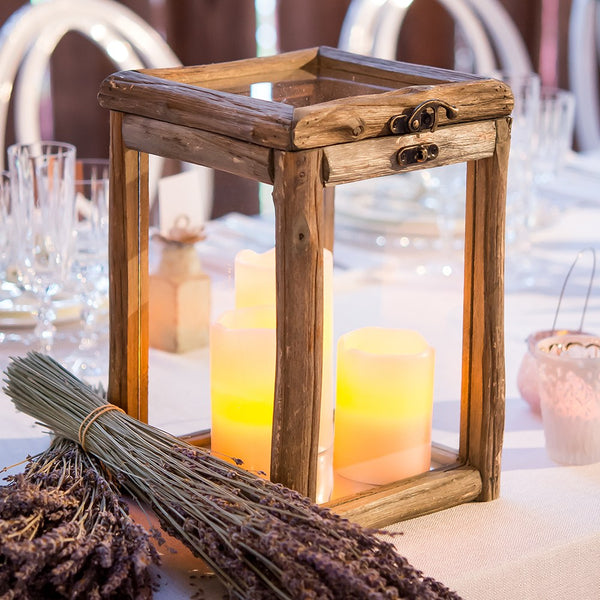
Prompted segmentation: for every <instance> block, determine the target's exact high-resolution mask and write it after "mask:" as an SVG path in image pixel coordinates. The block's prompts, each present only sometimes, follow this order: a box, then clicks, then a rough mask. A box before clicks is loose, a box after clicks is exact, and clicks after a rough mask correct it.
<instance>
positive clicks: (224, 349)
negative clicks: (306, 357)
mask: <svg viewBox="0 0 600 600" xmlns="http://www.w3.org/2000/svg"><path fill="white" fill-rule="evenodd" d="M210 387H211V407H212V409H211V414H212V430H211V449H212V451H213V452H216V453H219V454H222V455H223V456H224V457H228V458H239V459H241V460H243V466H244V468H246V469H249V470H256V471H264V472H265V473H266V474H267V475H268V473H269V468H270V460H271V429H272V426H273V395H274V390H275V312H274V311H273V309H272V307H270V306H258V307H249V308H242V309H235V310H232V311H229V312H226V313H224V314H223V315H222V316H221V317H220V318H219V319H218V320H217V321H215V323H213V324H212V326H211V331H210Z"/></svg>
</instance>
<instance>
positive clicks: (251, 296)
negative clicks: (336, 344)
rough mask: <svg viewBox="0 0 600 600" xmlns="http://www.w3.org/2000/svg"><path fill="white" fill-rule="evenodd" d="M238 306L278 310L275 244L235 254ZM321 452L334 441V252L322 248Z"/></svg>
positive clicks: (236, 303) (236, 299)
mask: <svg viewBox="0 0 600 600" xmlns="http://www.w3.org/2000/svg"><path fill="white" fill-rule="evenodd" d="M234 282H235V306H236V308H243V307H247V306H260V305H271V306H272V307H273V310H275V301H276V291H275V248H271V249H270V250H268V251H267V252H263V253H258V252H254V251H253V250H242V251H241V252H238V254H237V255H236V257H235V267H234ZM322 377H323V379H322V393H321V426H320V429H319V452H324V451H327V450H328V449H331V447H332V445H333V391H334V382H333V255H332V253H331V251H329V250H327V249H325V250H323V373H322Z"/></svg>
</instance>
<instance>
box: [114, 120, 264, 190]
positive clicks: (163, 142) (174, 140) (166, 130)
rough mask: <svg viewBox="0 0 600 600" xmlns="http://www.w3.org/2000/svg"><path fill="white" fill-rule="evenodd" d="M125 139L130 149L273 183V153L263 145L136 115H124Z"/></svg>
mask: <svg viewBox="0 0 600 600" xmlns="http://www.w3.org/2000/svg"><path fill="white" fill-rule="evenodd" d="M123 139H124V141H125V144H126V145H127V146H128V147H129V148H135V149H136V150H141V151H143V152H147V153H149V154H158V155H160V156H165V157H167V158H175V159H177V160H183V161H187V162H191V163H196V164H199V165H203V166H206V167H212V168H213V169H218V170H220V171H227V172H228V173H234V174H235V175H239V176H241V177H246V178H248V179H252V180H255V181H261V182H263V183H273V179H272V169H273V167H272V152H271V150H270V149H269V148H265V147H264V146H257V145H256V144H250V143H248V142H242V141H240V140H234V139H232V138H229V137H226V136H223V135H219V134H216V133H210V132H208V131H201V130H199V129H192V128H190V127H184V126H182V125H173V124H171V123H165V122H163V121H157V120H155V119H148V118H146V117H139V116H137V115H125V116H124V118H123Z"/></svg>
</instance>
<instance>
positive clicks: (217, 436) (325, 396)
mask: <svg viewBox="0 0 600 600" xmlns="http://www.w3.org/2000/svg"><path fill="white" fill-rule="evenodd" d="M323 263H324V264H323V267H324V268H323V272H324V278H323V292H324V295H323V301H324V306H323V373H322V377H323V379H322V393H321V412H320V428H319V450H318V451H319V457H318V461H319V462H318V467H317V501H319V502H324V501H326V500H327V499H328V498H329V496H330V494H331V488H332V485H333V470H332V468H333V467H332V461H333V283H332V281H333V256H332V254H331V252H330V251H329V250H324V253H323ZM234 282H235V306H236V309H235V311H234V314H238V313H240V314H241V313H243V311H247V310H249V309H250V308H254V309H259V308H260V309H261V314H262V315H263V317H262V318H263V319H266V315H267V314H268V315H269V317H268V319H269V323H270V324H272V328H273V330H272V331H270V332H269V339H270V340H271V341H270V342H268V343H270V344H271V346H270V347H269V348H268V349H265V346H263V341H264V343H265V344H267V341H266V332H265V331H262V332H260V336H261V343H260V345H259V344H258V343H256V345H255V346H252V345H251V344H250V345H245V342H242V341H241V340H247V339H251V338H252V336H253V335H256V336H258V335H259V332H255V333H254V334H253V333H252V331H251V329H252V327H253V326H252V325H251V324H249V321H248V322H245V323H246V324H244V325H239V326H238V325H235V329H236V333H235V334H234V333H233V332H232V336H235V335H237V336H240V342H239V343H237V345H236V347H235V351H234V348H228V349H227V352H229V355H227V354H226V353H225V354H224V355H223V356H221V355H220V354H219V353H221V352H224V350H221V349H218V348H217V344H219V341H218V340H219V337H221V336H223V334H224V332H223V330H222V328H223V327H227V328H230V327H232V325H231V324H232V323H241V319H242V317H241V316H236V317H234V316H232V315H229V316H224V317H222V318H221V319H219V321H218V322H217V323H216V324H215V326H214V327H213V328H212V330H211V341H210V344H211V402H212V413H213V418H212V434H211V445H212V448H213V450H214V449H216V450H217V451H219V452H222V453H223V454H225V455H228V456H234V457H236V458H241V459H242V460H243V461H244V466H245V467H247V468H250V469H257V468H259V469H260V470H263V471H265V472H266V473H268V472H269V465H270V452H271V442H270V440H271V427H272V422H273V414H272V413H273V397H274V386H275V353H276V338H275V331H274V327H275V301H276V292H275V249H274V248H273V249H271V250H269V251H267V252H264V253H262V254H259V253H256V252H254V251H252V250H242V251H241V252H239V253H238V254H237V256H236V258H235V270H234ZM244 314H247V313H244ZM223 319H225V322H224V323H223V322H222V320H223ZM261 327H263V325H261ZM269 327H271V325H269ZM245 328H247V329H248V330H247V331H246V332H244V334H243V335H241V330H243V329H245ZM263 336H264V340H263ZM234 344H235V342H234ZM263 353H265V356H264V358H263V356H262V354H263ZM214 361H216V363H217V366H219V365H221V364H222V366H223V370H222V372H221V371H220V370H219V371H214V370H213V364H212V363H213V362H214ZM238 361H240V362H243V363H244V365H243V370H244V372H245V373H248V375H246V377H249V376H250V374H252V377H253V378H254V381H255V384H254V386H253V389H250V386H246V388H247V389H243V390H242V389H240V390H236V394H237V397H238V398H245V399H246V400H245V401H244V402H245V406H246V407H245V408H243V410H242V403H241V402H237V401H235V402H232V403H231V404H230V407H231V408H232V412H231V414H230V416H228V417H227V418H225V417H224V405H225V402H224V401H223V396H224V395H223V394H222V393H221V389H222V388H223V387H227V386H228V385H235V386H237V385H239V386H240V387H241V388H244V386H245V384H244V378H241V377H236V382H235V384H233V383H232V384H229V383H222V382H221V381H219V380H218V379H219V378H221V379H223V380H226V379H227V378H228V377H229V378H231V376H232V375H233V374H234V372H235V371H236V370H237V362H238ZM257 363H260V365H261V367H260V369H258V368H255V367H254V366H253V365H256V364H257ZM219 369H220V367H219ZM259 377H260V378H261V379H262V378H264V381H263V382H262V383H261V385H260V386H258V385H257V384H256V380H257V379H258V378H259ZM215 378H217V381H214V379H215ZM259 387H260V393H261V394H264V398H266V396H267V395H268V396H269V398H268V401H269V402H270V404H269V407H270V408H269V410H270V412H269V418H270V420H269V421H268V423H267V422H266V421H265V420H264V419H263V417H264V415H265V414H266V413H264V411H263V407H264V406H266V402H267V400H266V399H263V396H261V399H260V400H258V396H254V394H258V393H259ZM236 402H237V403H236ZM257 404H258V405H260V407H261V408H260V411H259V412H260V415H261V418H260V426H258V424H257V423H256V419H255V418H254V417H253V416H252V414H251V413H253V411H254V410H257V411H258V408H257V406H256V405H257ZM228 414H229V413H228ZM236 415H237V416H236ZM233 421H235V423H234V422H233ZM245 421H248V422H249V423H251V424H252V425H251V426H249V427H248V426H246V425H245V424H244V422H245ZM225 427H230V428H231V431H232V432H233V433H229V432H225V431H222V429H223V428H225ZM267 430H268V443H267V441H266V439H267V434H266V432H267ZM252 434H253V435H256V436H257V442H256V443H254V442H252V441H250V436H251V435H252ZM242 437H244V439H243V441H240V440H241V438H242ZM258 440H260V441H258ZM250 445H254V448H253V449H252V450H250V449H249V448H248V449H246V450H244V448H243V447H242V446H244V447H246V446H250ZM259 455H260V459H259ZM250 456H252V457H253V458H252V460H250V458H249V457H250ZM254 465H260V466H259V467H257V466H254Z"/></svg>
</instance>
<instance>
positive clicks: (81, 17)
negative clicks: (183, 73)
mask: <svg viewBox="0 0 600 600" xmlns="http://www.w3.org/2000/svg"><path fill="white" fill-rule="evenodd" d="M70 31H75V32H78V33H80V34H81V35H83V36H84V37H85V38H87V39H89V40H90V41H91V42H92V43H94V44H95V45H96V46H98V48H100V49H101V50H102V51H103V53H104V54H105V55H106V56H107V57H108V58H109V59H110V61H111V62H112V63H113V64H114V65H115V67H116V68H117V69H118V70H130V69H139V68H145V67H147V68H162V67H175V66H180V65H181V62H180V61H179V59H178V58H177V56H176V55H175V54H174V52H173V51H172V50H171V48H170V47H169V45H168V44H167V43H166V42H165V41H164V40H163V38H162V37H161V36H160V35H159V33H158V32H157V31H156V30H155V29H154V28H153V27H151V26H150V25H149V24H148V23H146V21H144V20H143V19H142V18H141V17H139V16H138V15H137V14H135V13H134V12H133V11H131V10H130V9H128V8H127V7H125V6H123V5H122V4H120V3H118V2H116V1H114V0H46V1H45V2H41V3H38V4H27V5H25V6H23V7H22V8H21V9H19V10H17V11H16V12H15V13H14V14H13V15H11V17H10V18H9V19H8V20H7V21H6V22H5V23H4V25H3V26H2V28H1V29H0V142H1V147H4V144H5V138H6V121H7V115H8V106H9V102H10V99H11V96H12V93H13V84H14V82H15V80H16V86H14V90H15V102H14V107H15V135H16V139H17V141H19V142H31V141H36V140H40V139H41V138H42V134H41V123H40V106H41V104H42V100H43V94H44V82H45V77H46V73H47V69H48V64H49V61H50V57H51V56H52V53H53V52H54V50H55V48H56V46H57V45H58V43H59V42H60V40H61V39H62V38H63V37H64V36H65V35H66V34H67V33H68V32H70ZM163 163H164V159H163V158H161V157H156V156H150V197H151V199H153V198H154V197H155V195H156V190H157V189H158V180H159V179H160V177H161V175H162V167H163ZM3 164H4V156H3V155H2V156H0V169H1V168H2V167H3ZM185 167H189V165H185ZM194 168H196V166H195V165H194ZM210 188H211V189H210V190H207V200H206V201H207V202H209V200H208V198H209V197H210V196H212V183H211V184H210Z"/></svg>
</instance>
